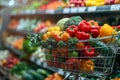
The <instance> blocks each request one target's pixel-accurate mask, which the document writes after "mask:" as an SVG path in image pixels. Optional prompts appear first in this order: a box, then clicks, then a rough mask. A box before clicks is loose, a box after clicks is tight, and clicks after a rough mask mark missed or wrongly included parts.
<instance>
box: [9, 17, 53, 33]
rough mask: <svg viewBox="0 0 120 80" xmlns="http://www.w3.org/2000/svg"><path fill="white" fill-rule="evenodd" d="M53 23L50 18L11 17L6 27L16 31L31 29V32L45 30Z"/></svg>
mask: <svg viewBox="0 0 120 80" xmlns="http://www.w3.org/2000/svg"><path fill="white" fill-rule="evenodd" d="M51 25H53V24H52V22H51V21H50V20H46V21H42V20H37V19H29V18H28V19H22V18H21V19H19V20H17V19H12V20H11V21H10V23H9V25H8V29H13V30H18V31H32V32H36V33H37V32H45V31H46V29H47V28H48V27H49V26H51Z"/></svg>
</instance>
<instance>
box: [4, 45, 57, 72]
mask: <svg viewBox="0 0 120 80" xmlns="http://www.w3.org/2000/svg"><path fill="white" fill-rule="evenodd" d="M4 46H5V47H6V48H7V49H9V50H11V51H12V52H14V54H16V55H18V56H22V55H23V53H22V52H21V51H19V50H17V49H15V48H13V47H12V46H8V45H4ZM29 61H30V62H33V63H34V64H36V65H38V66H40V67H43V68H46V69H48V70H51V71H53V72H57V69H55V68H54V69H53V68H51V67H48V66H46V65H44V64H43V65H40V63H38V61H37V60H35V59H32V58H31V59H30V60H29Z"/></svg>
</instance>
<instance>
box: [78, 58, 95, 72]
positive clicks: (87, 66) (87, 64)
mask: <svg viewBox="0 0 120 80" xmlns="http://www.w3.org/2000/svg"><path fill="white" fill-rule="evenodd" d="M80 70H81V71H84V72H89V71H93V70H94V62H93V61H92V60H91V59H88V60H80Z"/></svg>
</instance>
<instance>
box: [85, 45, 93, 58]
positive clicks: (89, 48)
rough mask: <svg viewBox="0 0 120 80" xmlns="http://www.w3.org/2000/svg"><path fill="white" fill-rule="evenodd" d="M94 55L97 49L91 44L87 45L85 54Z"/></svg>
mask: <svg viewBox="0 0 120 80" xmlns="http://www.w3.org/2000/svg"><path fill="white" fill-rule="evenodd" d="M94 55H95V49H94V48H93V47H91V46H90V45H88V46H85V48H84V56H86V57H88V56H89V57H92V56H94Z"/></svg>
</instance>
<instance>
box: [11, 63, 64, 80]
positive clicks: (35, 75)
mask: <svg viewBox="0 0 120 80" xmlns="http://www.w3.org/2000/svg"><path fill="white" fill-rule="evenodd" d="M10 72H11V75H12V76H14V75H15V74H16V75H19V76H21V79H20V80H62V77H61V76H60V75H59V74H57V73H54V76H53V75H51V73H49V71H47V70H45V69H42V68H38V69H33V68H31V67H29V66H28V64H26V63H24V62H21V63H19V64H17V65H16V66H14V67H13V68H12V69H11V71H10ZM51 76H52V77H51ZM13 79H14V78H13Z"/></svg>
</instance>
